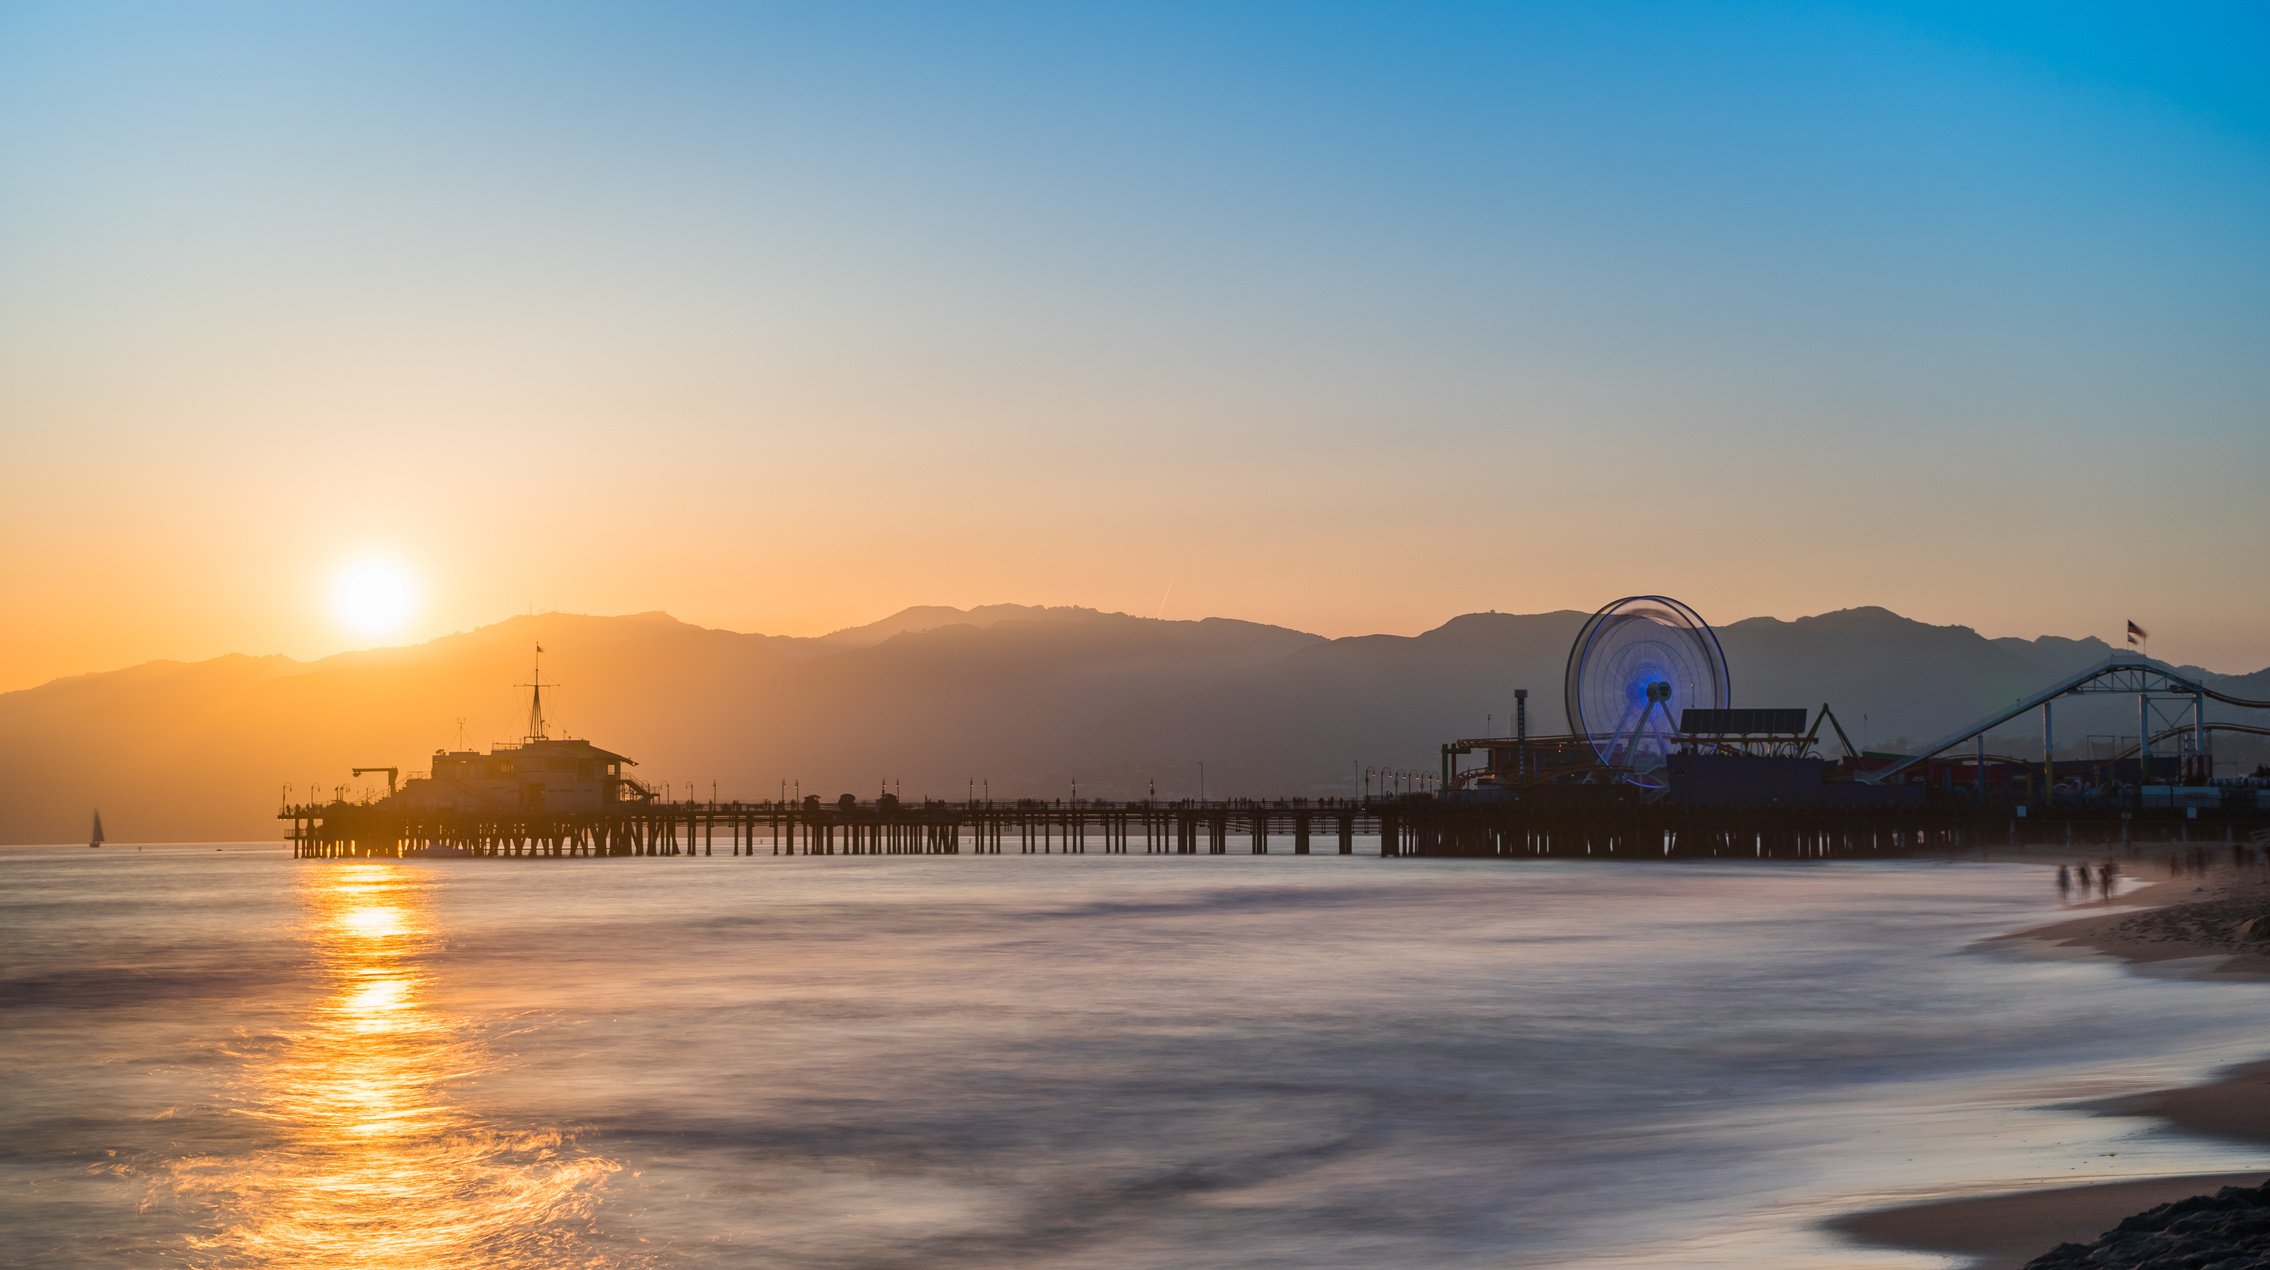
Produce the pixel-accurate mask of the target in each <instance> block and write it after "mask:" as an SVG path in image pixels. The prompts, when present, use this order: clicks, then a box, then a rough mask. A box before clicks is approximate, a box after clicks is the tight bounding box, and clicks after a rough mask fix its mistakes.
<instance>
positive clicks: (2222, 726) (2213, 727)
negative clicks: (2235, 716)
mask: <svg viewBox="0 0 2270 1270" xmlns="http://www.w3.org/2000/svg"><path fill="white" fill-rule="evenodd" d="M2190 730H2191V725H2190V724H2188V723H2183V724H2178V725H2176V726H2175V727H2172V728H2169V729H2167V730H2166V731H2164V732H2159V733H2156V734H2154V735H2153V737H2152V744H2154V745H2158V744H2159V743H2160V742H2162V741H2168V740H2173V739H2174V738H2176V737H2179V736H2182V735H2183V734H2184V733H2186V732H2189V731H2190ZM2207 730H2208V731H2209V732H2236V733H2238V734H2240V735H2242V736H2270V727H2263V726H2261V725H2260V724H2254V723H2216V722H2213V721H2212V720H2210V721H2209V722H2208V724H2207ZM2137 749H2138V747H2137V746H2133V745H2131V746H2129V747H2128V748H2127V749H2125V750H2122V751H2121V752H2120V753H2118V754H2115V755H2113V756H2112V761H2113V762H2115V763H2117V762H2119V761H2120V760H2122V759H2124V758H2134V757H2136V751H2137Z"/></svg>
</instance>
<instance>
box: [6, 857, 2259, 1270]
mask: <svg viewBox="0 0 2270 1270" xmlns="http://www.w3.org/2000/svg"><path fill="white" fill-rule="evenodd" d="M2052 872H2053V870H2052V869H2050V868H2049V867H2047V866H2043V865H2038V864H2029V865H2016V864H1982V863H1965V864H1948V863H1939V862H1922V861H1901V862H1884V863H1851V862H1839V863H1814V864H1792V863H1786V862H1785V863H1760V864H1737V863H1724V862H1712V863H1659V864H1647V863H1630V862H1616V863H1607V862H1602V863H1589V862H1579V861H1428V860H1379V859H1376V858H1370V857H1365V856H1356V857H1341V856H1336V855H1320V856H1309V857H1290V856H1284V855H1277V856H1269V857H1252V856H1224V857H1204V856H1202V857H1145V856H1140V855H1134V856H1096V855H1090V856H1070V857H1067V856H1061V855H1059V856H1047V857H1037V856H1036V857H1025V856H995V857H845V856H836V857H821V858H808V857H795V858H779V857H770V856H759V857H756V858H753V859H752V858H733V857H727V856H715V857H688V858H676V859H670V858H664V859H617V860H472V859H468V860H433V861H400V862H392V861H385V862H381V861H347V860H335V861H293V860H291V859H289V858H287V857H286V856H285V855H284V854H283V853H282V852H281V851H280V850H278V849H276V848H273V847H268V846H264V845H263V846H249V845H248V846H236V847H229V848H227V849H218V850H217V849H215V848H213V847H212V846H210V845H207V846H202V847H195V848H188V847H179V848H153V849H150V850H145V851H141V852H136V851H135V850H133V849H132V848H130V847H126V848H121V847H118V846H110V847H105V848H104V849H102V850H100V851H90V850H88V849H87V848H85V847H83V846H81V847H59V848H9V849H0V1077H4V1079H5V1082H6V1087H5V1093H4V1094H0V1263H5V1264H8V1265H25V1266H59V1267H67V1266H148V1265H175V1264H178V1265H190V1266H215V1267H234V1266H271V1265H274V1266H283V1265H295V1266H297V1265H328V1266H374V1267H375V1266H413V1265H416V1266H440V1267H453V1266H467V1267H470V1266H506V1267H511V1266H573V1265H580V1266H593V1267H613V1266H622V1267H646V1266H704V1267H706V1266H786V1267H831V1268H832V1267H917V1266H920V1267H954V1266H972V1267H975V1266H987V1267H992V1266H1066V1267H1069V1266H1081V1267H1098V1266H1101V1267H1136V1266H1144V1267H1151V1266H1159V1267H1170V1266H1171V1267H1185V1266H1253V1267H1280V1266H1282V1267H1296V1266H1297V1267H1336V1266H1350V1267H1354V1266H1363V1267H1377V1266H1442V1267H1464V1266H1491V1267H1503V1266H1555V1267H1590V1266H1600V1267H1606V1266H1635V1267H1637V1266H1645V1267H1674V1266H1680V1267H1693V1266H1729V1267H1732V1266H1742V1267H1765V1268H1768V1270H1770V1268H1772V1267H1784V1266H1786V1267H1800V1266H1803V1267H1818V1266H1824V1265H1826V1266H1854V1267H1887V1268H1889V1267H1924V1266H1931V1265H1935V1264H1943V1263H1942V1262H1940V1261H1938V1260H1936V1259H1934V1258H1931V1257H1924V1256H1915V1255H1910V1254H1904V1253H1895V1252H1890V1251H1881V1250H1870V1249H1863V1248H1859V1247H1855V1246H1852V1245H1849V1244H1847V1243H1845V1242H1843V1241H1842V1240H1841V1239H1840V1238H1839V1237H1838V1236H1835V1235H1833V1234H1829V1233H1825V1232H1824V1231H1823V1230H1822V1229H1821V1228H1820V1226H1819V1223H1820V1222H1821V1221H1822V1220H1823V1219H1825V1218H1827V1217H1830V1216H1833V1215H1836V1214H1838V1213H1841V1212H1846V1211H1850V1210H1852V1209H1854V1208H1857V1207H1863V1206H1868V1205H1872V1204H1877V1203H1883V1202H1893V1201H1899V1200H1906V1199H1922V1198H1930V1197H1934V1196H1940V1195H1948V1194H1966V1193H1976V1192H1979V1191H1982V1190H1988V1189H2004V1188H2012V1187H2017V1186H2021V1185H2026V1184H2029V1183H2037V1182H2038V1183H2072V1182H2079V1181H2087V1180H2095V1179H2101V1178H2113V1177H2126V1176H2136V1175H2141V1174H2152V1173H2172V1172H2192V1171H2200V1172H2206V1171H2215V1170H2224V1169H2236V1168H2243V1167H2249V1166H2258V1165H2259V1163H2260V1161H2259V1159H2258V1158H2257V1157H2256V1155H2255V1154H2254V1153H2253V1152H2250V1151H2249V1150H2247V1149H2245V1148H2242V1147H2236V1146H2219V1145H2215V1144H2212V1143H2209V1142H2205V1141H2201V1140H2196V1139H2190V1138H2186V1137H2183V1136H2181V1135H2179V1134H2176V1133H2174V1132H2172V1131H2169V1130H2166V1129H2162V1128H2158V1127H2155V1126H2153V1125H2151V1124H2149V1123H2147V1122H2142V1121H2137V1120H2130V1119H2123V1118H2113V1117H2099V1116H2090V1115H2086V1114H2083V1113H2080V1112H2078V1111H2073V1110H2066V1109H2061V1108H2060V1104H2062V1103H2065V1102H2069V1101H2071V1100H2074V1099H2080V1098H2087V1097H2095V1096H2105V1095H2112V1094H2119V1093H2126V1092H2134V1091H2138V1090H2142V1089H2147V1088H2155V1087H2161V1086H2165V1085H2169V1084H2175V1083H2182V1082H2185V1081H2189V1080H2193V1079H2196V1078H2198V1077H2200V1076H2202V1075H2204V1074H2205V1073H2206V1072H2207V1071H2208V1070H2210V1069H2212V1068H2214V1067H2216V1066H2218V1065H2221V1064H2224V1063H2228V1062H2234V1061H2240V1060H2246V1059H2254V1058H2259V1057H2261V1054H2260V1053H2259V1052H2258V1047H2260V1046H2261V1045H2262V1038H2263V1037H2264V1036H2270V985H2263V984H2259V983H2249V982H2232V983H2208V982H2201V981H2198V980H2195V979H2191V978H2185V977H2183V976H2181V975H2178V974H2174V973H2160V974H2143V973H2138V972H2136V971H2132V970H2126V969H2123V968H2120V967H2116V966H2113V965H2111V964H2108V963H2106V962H2104V961H2101V960H2098V959H2094V958H2083V957H2074V956H2062V955H2055V954H2052V953H2050V952H2047V951H2045V950H2042V949H2040V948H2039V947H2036V946H2031V945H2020V944H2014V943H2008V942H2004V943H1993V944H1982V942H1981V941H1984V940H1987V939H1988V938H1989V937H1991V936H1993V935H1996V934H1998V933H2002V932H2006V931H2010V930H2013V929H2018V928H2022V927H2025V926H2027V925H2030V924H2035V923H2038V922H2041V921H2046V920H2050V919H2051V918H2053V917H2054V916H2055V915H2056V911H2057V908H2058V904H2057V898H2056V894H2055V891H2054V889H2053V888H2052V886H2051V884H2050V878H2051V873H2052Z"/></svg>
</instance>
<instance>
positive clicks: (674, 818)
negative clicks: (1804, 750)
mask: <svg viewBox="0 0 2270 1270" xmlns="http://www.w3.org/2000/svg"><path fill="white" fill-rule="evenodd" d="M277 818H278V819H279V820H284V821H288V822H290V825H291V829H290V833H289V837H288V840H289V841H290V842H291V844H292V854H293V855H294V856H298V857H305V858H333V857H359V858H371V857H401V856H433V855H446V856H484V857H506V858H516V857H517V858H537V857H581V856H684V855H705V856H707V855H733V856H741V855H747V856H757V855H775V856H778V855H1001V854H1003V853H1005V852H1006V853H1008V854H1014V855H1051V854H1064V855H1086V854H1102V855H1125V854H1129V853H1135V854H1142V855H1229V854H1253V855H1267V854H1271V853H1274V852H1280V851H1283V852H1289V853H1290V854H1293V855H1309V854H1312V853H1316V854H1324V853H1331V854H1338V855H1353V854H1355V853H1356V850H1357V844H1358V840H1359V839H1363V840H1365V842H1366V845H1371V844H1373V843H1376V848H1375V849H1376V852H1377V854H1378V855H1380V856H1382V857H1396V856H1421V857H1441V856H1454V857H1556V858H1571V857H1574V858H1583V857H1588V856H1597V857H1607V858H1614V859H1655V860H1660V859H1665V858H1672V859H1711V858H1721V859H1829V858H1855V857H1862V858H1864V857H1871V856H1892V855H1905V854H1915V853H1925V852H1936V851H1945V850H1948V849H1953V848H1959V847H1966V846H1986V845H1998V844H2010V845H2016V844H2021V843H2054V842H2087V843H2105V844H2122V843H2127V842H2130V841H2132V840H2142V839H2150V840H2154V841H2169V842H2197V843H2208V842H2240V843H2247V842H2254V841H2257V840H2260V839H2262V838H2264V837H2270V816H2265V815H2262V814H2259V813H2255V814H2248V813H2226V814H2218V815H2214V816H2207V817H2200V818H2197V819H2190V818H2186V816H2185V815H2184V813H2183V812H2181V811H2171V812H2164V813H2153V812H2135V813H2122V812H2118V811H2102V810H2090V811H2081V810H2074V811H2066V810H2063V809H2050V808H2038V807H2037V808H2035V809H2034V814H2033V815H2032V816H2031V817H2030V818H2029V817H2026V816H2022V815H2020V814H2018V813H2017V812H2016V811H2015V809H2012V808H2006V807H2005V808H1994V807H1968V806H1949V807H1941V808H1897V809H1891V808H1887V809H1873V810H1826V809H1817V808H1815V809H1776V808H1755V809H1745V808H1720V807H1712V808H1692V807H1675V806H1666V805H1661V804H1656V805H1637V804H1627V805H1605V806H1566V805H1562V806H1556V805H1553V804H1551V803H1545V802H1455V801H1441V800H1435V799H1430V798H1411V799H1396V800H1386V801H1379V802H1368V803H1358V802H1355V801H1352V800H1330V799H1324V800H1298V799H1279V800H1274V801H1257V800H1230V801H1222V802H1206V803H1200V802H1194V801H1182V802H1155V801H1143V802H1108V801H1101V800H1082V801H1079V802H1040V801H1020V802H993V803H987V802H977V803H969V802H951V803H949V802H924V803H900V802H897V801H896V800H891V799H885V800H881V801H879V802H867V803H853V802H840V801H839V802H834V803H823V802H819V801H818V800H812V799H808V800H806V801H804V802H801V803H798V802H753V803H744V802H717V803H700V802H687V803H667V802H648V803H635V804H625V805H623V806H622V807H620V808H616V809H611V810H608V811H602V812H585V813H561V814H548V813H544V812H534V811H531V812H496V813H468V812H405V811H399V810H394V809H390V808H388V807H386V806H384V805H382V804H364V803H347V802H333V803H326V804H300V805H291V806H286V807H284V808H283V809H281V810H280V811H279V812H278V813H277ZM1367 854H1369V852H1367Z"/></svg>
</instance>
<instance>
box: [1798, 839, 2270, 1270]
mask: <svg viewBox="0 0 2270 1270" xmlns="http://www.w3.org/2000/svg"><path fill="white" fill-rule="evenodd" d="M2076 907H2083V906H2079V905H2077V906H2076ZM2085 907H2087V908H2089V909H2091V910H2094V911H2092V912H2090V913H2088V914H2087V915H2086V916H2081V917H2072V918H2065V919H2061V920H2059V921H2055V922H2051V923H2048V924H2046V925H2043V926H2036V927H2032V928H2029V929H2026V930H2021V931H2015V932H2012V933H2010V934H2007V935H1999V936H1996V937H1994V939H1993V940H1990V941H1987V942H1990V943H1991V942H2001V941H2012V940H2017V941H2030V942H2033V943H2037V944H2049V945H2053V946H2057V947H2061V948H2071V949H2077V950H2080V951H2083V952H2087V953H2095V954H2098V955H2101V956H2107V957H2112V958H2114V959H2116V960H2118V961H2120V962H2122V963H2124V964H2127V965H2148V964H2151V963H2155V962H2170V961H2179V960H2192V959H2196V960H2199V961H2200V962H2201V964H2200V966H2199V967H2198V968H2197V969H2196V972H2195V973H2196V974H2197V975H2198V976H2199V977H2201V978H2220V977H2223V976H2231V977H2236V978H2245V979H2260V978H2270V937H2264V936H2259V935H2258V936H2257V937H2256V938H2255V939H2254V940H2252V941H2243V940H2241V939H2240V938H2239V936H2238V935H2237V934H2236V932H2235V927H2236V926H2237V925H2238V923H2239V922H2240V921H2242V920H2244V919H2245V918H2247V917H2252V916H2257V915H2263V914H2270V871H2266V870H2264V869H2261V868H2230V867H2227V866H2226V867H2222V868H2219V869H2217V870H2215V871H2213V872H2211V873H2209V874H2208V875H2207V876H2205V877H2196V876H2193V877H2176V878H2170V879H2167V880H2165V881H2161V882H2154V883H2151V884H2148V885H2146V886H2144V887H2141V888H2139V889H2137V890H2134V891H2130V892H2128V893H2127V894H2125V895H2120V896H2116V897H2114V898H2112V899H2110V900H2098V901H2094V902H2092V903H2089V904H2087V905H2086V906H2085ZM2264 924H2265V925H2270V921H2266V922H2265V923H2264ZM2208 958H2216V959H2218V960H2215V961H2213V962H2208V961H2207V960H2206V959H2208ZM2065 1106H2066V1109H2068V1110H2074V1111H2082V1112H2086V1113H2089V1114H2093V1115H2105V1116H2135V1117H2143V1118H2150V1119H2155V1120H2158V1121H2160V1122H2161V1123H2163V1124H2166V1125H2169V1126H2172V1127H2174V1128H2176V1129H2180V1130H2182V1131H2183V1132H2185V1133H2188V1134H2192V1135H2194V1136H2197V1137H2204V1138H2211V1139H2216V1140H2219V1141H2223V1142H2237V1143H2243V1144H2247V1145H2252V1146H2261V1147H2265V1148H2270V1058H2265V1059H2262V1060H2258V1061H2255V1062H2251V1063H2243V1064H2240V1065H2238V1066H2235V1067H2229V1068H2225V1069H2223V1070H2222V1071H2219V1072H2217V1073H2215V1074H2214V1075H2213V1076H2212V1077H2210V1078H2209V1079H2207V1080H2205V1081H2202V1082H2199V1083H2197V1084H2193V1085H2185V1086H2180V1087H2177V1088H2173V1089H2158V1090H2149V1091H2146V1092H2144V1093H2139V1094H2129V1095H2123V1096H2120V1097H2115V1098H2104V1099H2096V1100H2092V1101H2089V1102H2083V1103H2069V1104H2065ZM2266 1177H2270V1158H2266V1159H2265V1161H2264V1164H2263V1167H2262V1169H2261V1170H2259V1171H2250V1172H2245V1173H2195V1174H2180V1175H2169V1176H2164V1177H2151V1178H2125V1179H2121V1180H2119V1181H2107V1182H2093V1183H2086V1184H2083V1185H2079V1186H2052V1187H2033V1188H2028V1189H2023V1190H2012V1191H2007V1192H2001V1193H1996V1194H1990V1195H1975V1196H1963V1197H1960V1198H1953V1199H1938V1200H1926V1201H1924V1202H1921V1203H1914V1204H1900V1205H1895V1206H1892V1207H1887V1208H1875V1209H1866V1210H1862V1211H1860V1212H1856V1213H1851V1214H1847V1215H1845V1216H1843V1217H1838V1218H1835V1219H1833V1220H1832V1221H1830V1222H1828V1223H1827V1225H1828V1228H1829V1229H1831V1230H1834V1231H1836V1232H1838V1233H1839V1234H1842V1235H1845V1236H1847V1237H1848V1238H1852V1239H1855V1240H1858V1241H1860V1242H1862V1243H1865V1244H1872V1245H1876V1246H1879V1247H1887V1248H1896V1249H1900V1250H1903V1251H1909V1252H1921V1253H1936V1254H1940V1255H1952V1256H1960V1257H1966V1258H1969V1262H1968V1267H1969V1270H2022V1268H2023V1267H2024V1266H2026V1265H2027V1264H2028V1263H2029V1262H2031V1261H2033V1260H2035V1259H2036V1258H2039V1257H2043V1256H2046V1255H2047V1254H2049V1253H2050V1252H2051V1251H2052V1250H2053V1249H2055V1248H2057V1247H2058V1246H2059V1245H2061V1244H2066V1243H2079V1244H2088V1243H2093V1242H2095V1241H2096V1240H2097V1239H2098V1238H2100V1237H2101V1236H2103V1235H2104V1234H2106V1233H2107V1232H2109V1231H2111V1230H2112V1229H2113V1228H2114V1227H2115V1226H2118V1225H2119V1224H2120V1223H2121V1222H2122V1221H2124V1220H2126V1219H2127V1218H2129V1217H2131V1216H2133V1215H2136V1214H2139V1213H2141V1212H2143V1211H2145V1210H2147V1209H2150V1208H2153V1207H2156V1206H2158V1205H2161V1204H2167V1203H2172V1202H2174V1201H2177V1200H2182V1199H2188V1198H2190V1197H2192V1196H2195V1195H2212V1194H2214V1193H2215V1192H2216V1191H2218V1190H2220V1189H2221V1188H2223V1187H2226V1186H2247V1187H2252V1186H2259V1185H2262V1184H2263V1182H2264V1179H2265V1178H2266Z"/></svg>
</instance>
